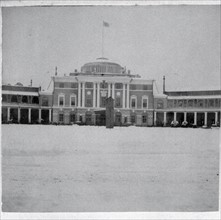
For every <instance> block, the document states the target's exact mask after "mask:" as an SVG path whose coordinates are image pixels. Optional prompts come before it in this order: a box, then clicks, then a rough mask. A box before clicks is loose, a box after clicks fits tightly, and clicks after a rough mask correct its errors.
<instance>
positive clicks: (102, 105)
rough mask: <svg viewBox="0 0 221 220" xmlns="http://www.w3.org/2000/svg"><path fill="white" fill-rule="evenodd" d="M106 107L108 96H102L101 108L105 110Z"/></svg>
mask: <svg viewBox="0 0 221 220" xmlns="http://www.w3.org/2000/svg"><path fill="white" fill-rule="evenodd" d="M105 106H106V96H105V97H103V96H101V99H100V107H101V108H104V107H105Z"/></svg>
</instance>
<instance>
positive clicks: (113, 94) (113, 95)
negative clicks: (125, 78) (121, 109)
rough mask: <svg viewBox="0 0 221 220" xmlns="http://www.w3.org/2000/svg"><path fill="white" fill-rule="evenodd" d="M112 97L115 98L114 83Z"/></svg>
mask: <svg viewBox="0 0 221 220" xmlns="http://www.w3.org/2000/svg"><path fill="white" fill-rule="evenodd" d="M112 98H113V99H114V98H115V84H114V83H112Z"/></svg>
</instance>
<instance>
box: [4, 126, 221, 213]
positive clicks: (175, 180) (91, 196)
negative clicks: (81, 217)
mask: <svg viewBox="0 0 221 220" xmlns="http://www.w3.org/2000/svg"><path fill="white" fill-rule="evenodd" d="M219 133H220V129H218V128H213V129H200V128H199V129H192V128H184V129H182V128H161V127H153V128H147V127H134V126H131V127H115V128H114V129H106V128H105V127H98V126H77V125H73V126H53V125H16V124H9V125H2V202H3V204H2V209H3V211H4V212H109V211H111V212H135V211H140V212H150V211H156V212H160V211H167V212H175V211H176V212H180V211H181V212H195V211H198V212H201V211H218V206H219V204H218V200H219Z"/></svg>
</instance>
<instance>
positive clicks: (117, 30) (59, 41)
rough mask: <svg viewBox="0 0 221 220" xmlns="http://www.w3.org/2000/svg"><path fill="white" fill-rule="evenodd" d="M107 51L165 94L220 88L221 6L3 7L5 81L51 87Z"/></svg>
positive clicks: (121, 63)
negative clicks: (54, 78)
mask: <svg viewBox="0 0 221 220" xmlns="http://www.w3.org/2000/svg"><path fill="white" fill-rule="evenodd" d="M103 21H106V22H108V23H109V25H110V26H109V27H106V28H105V29H104V56H105V57H107V58H109V59H110V60H111V61H116V62H117V63H119V64H120V65H122V66H123V67H124V66H126V67H127V69H130V70H131V73H133V74H139V75H141V76H142V77H143V78H145V79H155V80H156V83H157V86H158V89H159V90H160V91H162V77H163V75H165V76H166V89H167V90H205V89H220V6H130V7H128V6H107V7H104V6H93V7H89V6H87V7H85V6H82V7H79V6H76V7H74V6H72V7H14V8H13V7H12V8H3V77H2V80H3V83H10V84H15V83H16V82H21V83H23V84H24V85H29V84H30V79H32V80H33V85H34V86H39V85H41V86H42V87H43V88H44V89H47V86H48V84H49V82H50V77H51V76H53V75H54V71H55V66H57V67H58V73H59V75H61V76H62V75H64V74H69V73H70V72H73V71H74V70H75V69H78V70H80V68H81V66H82V65H83V64H84V63H86V62H89V61H94V60H95V59H96V58H98V57H100V56H101V42H102V37H101V36H102V22H103Z"/></svg>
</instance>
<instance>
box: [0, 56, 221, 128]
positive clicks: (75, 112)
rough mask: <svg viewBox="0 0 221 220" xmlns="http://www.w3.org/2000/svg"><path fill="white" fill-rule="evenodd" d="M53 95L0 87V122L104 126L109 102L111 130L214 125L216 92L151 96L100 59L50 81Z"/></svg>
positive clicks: (145, 86)
mask: <svg viewBox="0 0 221 220" xmlns="http://www.w3.org/2000/svg"><path fill="white" fill-rule="evenodd" d="M52 81H53V90H52V91H41V88H37V87H32V86H28V87H25V86H23V85H22V84H21V83H17V84H16V85H14V86H12V85H2V122H3V123H8V122H14V123H25V124H26V123H44V124H49V123H54V124H75V123H76V124H84V125H105V123H106V115H105V107H106V99H107V98H108V97H112V98H113V100H114V124H115V126H124V125H125V126H129V125H137V126H168V125H170V124H171V122H172V121H177V122H178V123H179V124H180V125H181V124H182V123H183V122H184V121H186V122H188V123H189V124H193V125H196V126H204V125H205V126H211V125H214V124H219V123H220V103H221V90H213V91H212V90H210V91H185V92H184V91H183V92H181V91H180V92H175V91H171V92H169V91H165V79H164V92H163V94H154V91H153V84H154V80H146V79H142V78H141V77H140V76H139V75H133V74H131V73H130V71H126V69H125V68H123V67H122V66H121V65H119V64H117V63H114V62H110V61H109V60H108V59H106V58H98V59H97V60H96V61H95V62H90V63H86V64H84V65H83V66H82V68H81V71H77V70H75V72H73V73H70V74H69V75H68V76H66V75H64V76H57V74H56V75H55V76H53V77H52Z"/></svg>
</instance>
